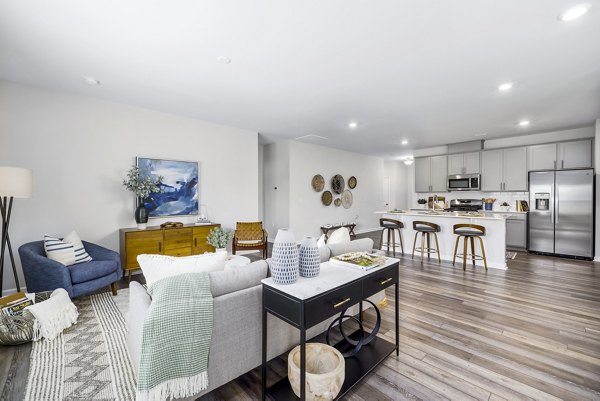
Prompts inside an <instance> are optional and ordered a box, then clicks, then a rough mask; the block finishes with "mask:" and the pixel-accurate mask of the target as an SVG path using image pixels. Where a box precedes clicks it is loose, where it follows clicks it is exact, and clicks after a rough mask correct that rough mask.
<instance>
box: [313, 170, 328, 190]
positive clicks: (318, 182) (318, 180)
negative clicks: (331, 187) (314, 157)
mask: <svg viewBox="0 0 600 401" xmlns="http://www.w3.org/2000/svg"><path fill="white" fill-rule="evenodd" d="M311 184H312V187H313V189H314V190H315V192H321V191H322V190H323V188H324V187H325V179H324V178H323V176H322V175H321V174H317V175H315V176H314V177H313V179H312V183H311Z"/></svg>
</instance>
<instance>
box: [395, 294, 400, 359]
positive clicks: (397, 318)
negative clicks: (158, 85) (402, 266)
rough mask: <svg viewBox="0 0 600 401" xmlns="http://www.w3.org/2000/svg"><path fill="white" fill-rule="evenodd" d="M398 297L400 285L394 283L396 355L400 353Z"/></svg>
mask: <svg viewBox="0 0 600 401" xmlns="http://www.w3.org/2000/svg"><path fill="white" fill-rule="evenodd" d="M399 298H400V287H399V284H398V283H396V302H395V304H396V305H395V309H396V356H399V355H400V316H399V312H398V305H399Z"/></svg>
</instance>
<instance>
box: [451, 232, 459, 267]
mask: <svg viewBox="0 0 600 401" xmlns="http://www.w3.org/2000/svg"><path fill="white" fill-rule="evenodd" d="M459 243H460V235H457V236H456V244H455V245H454V257H453V258H452V266H454V265H455V264H456V251H458V244H459Z"/></svg>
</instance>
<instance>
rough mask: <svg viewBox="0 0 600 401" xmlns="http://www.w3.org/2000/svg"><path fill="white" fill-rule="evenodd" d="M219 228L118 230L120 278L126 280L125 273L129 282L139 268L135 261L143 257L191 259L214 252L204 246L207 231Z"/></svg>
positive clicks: (215, 225)
mask: <svg viewBox="0 0 600 401" xmlns="http://www.w3.org/2000/svg"><path fill="white" fill-rule="evenodd" d="M220 226H221V225H220V224H207V225H202V226H200V225H195V224H186V225H184V226H183V227H179V228H160V227H148V228H147V229H145V230H140V229H137V228H122V229H120V230H119V251H120V254H121V266H122V267H123V277H125V271H127V272H128V276H129V281H131V272H132V271H134V270H137V269H139V268H140V266H139V265H138V262H137V257H138V255H141V254H142V253H151V254H159V255H169V256H191V255H199V254H202V253H204V252H214V251H215V248H214V247H213V246H211V245H209V244H207V243H206V238H207V237H208V233H209V232H210V230H212V229H213V228H215V227H220Z"/></svg>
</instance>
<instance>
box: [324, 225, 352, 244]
mask: <svg viewBox="0 0 600 401" xmlns="http://www.w3.org/2000/svg"><path fill="white" fill-rule="evenodd" d="M346 242H350V231H348V229H347V228H346V227H340V228H338V229H337V230H335V231H334V232H332V233H331V235H329V236H328V238H327V244H339V243H346Z"/></svg>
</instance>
